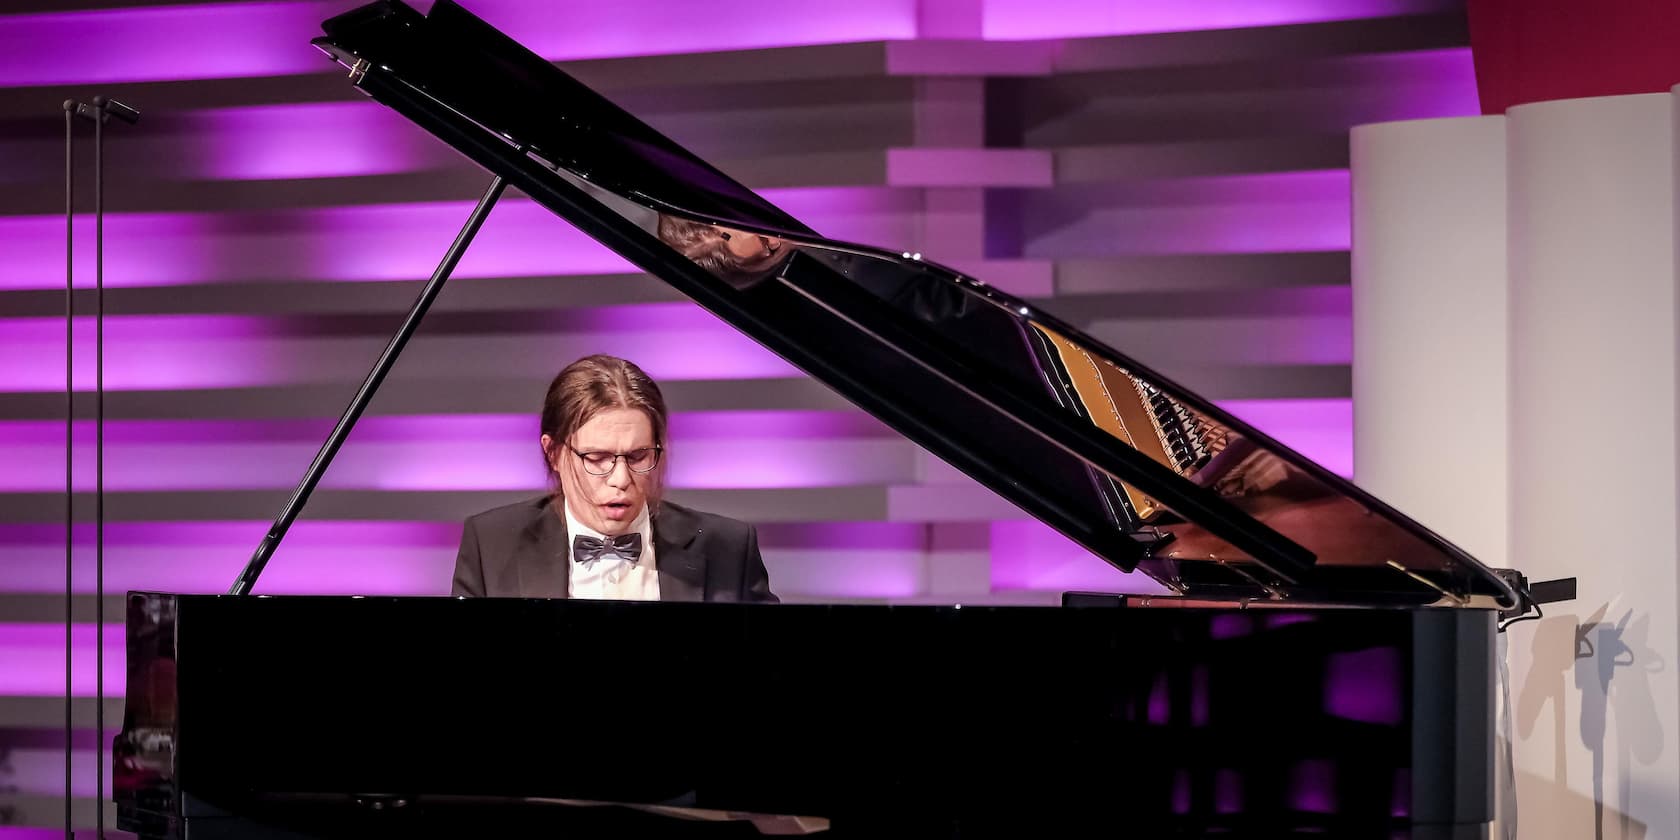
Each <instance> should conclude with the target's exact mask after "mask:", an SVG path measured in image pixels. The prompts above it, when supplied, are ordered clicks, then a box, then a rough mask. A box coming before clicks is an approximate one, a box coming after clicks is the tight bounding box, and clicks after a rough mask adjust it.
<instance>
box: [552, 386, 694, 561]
mask: <svg viewBox="0 0 1680 840" xmlns="http://www.w3.org/2000/svg"><path fill="white" fill-rule="evenodd" d="M655 443H656V441H655V440H654V439H653V423H652V421H650V420H649V419H648V416H647V415H646V414H644V413H642V412H641V411H639V410H637V409H633V408H610V409H607V410H606V411H603V412H601V413H600V414H597V415H595V416H594V417H591V418H589V422H587V423H584V424H583V426H582V427H581V428H579V429H578V430H577V434H575V435H573V436H572V440H571V445H570V447H569V448H568V446H567V445H566V444H565V443H562V442H557V441H555V440H554V439H553V438H550V437H549V436H548V435H543V437H542V445H543V450H544V451H545V452H547V453H548V463H549V466H550V467H552V468H553V469H554V471H555V472H557V473H559V474H560V489H561V492H563V493H564V494H565V496H566V506H567V507H569V508H571V511H572V516H574V517H577V521H578V522H580V523H582V524H583V525H586V526H588V527H590V528H593V529H595V530H597V531H599V532H601V533H602V534H605V535H607V536H609V537H616V536H618V535H619V534H623V533H626V532H628V531H629V530H630V526H631V524H632V523H634V522H635V521H636V517H637V516H640V515H641V513H642V509H643V508H645V507H647V500H648V488H649V487H650V486H652V484H653V482H654V481H655V480H657V479H658V477H659V471H660V470H661V469H663V468H664V467H663V466H660V467H659V468H656V469H654V470H653V471H652V472H649V473H645V474H644V473H637V472H634V471H632V470H631V469H630V467H629V464H628V462H629V460H630V459H629V458H613V459H611V460H610V461H606V462H604V463H603V465H602V466H601V467H595V468H594V469H597V470H599V469H604V468H606V466H607V464H610V467H611V471H610V472H608V473H607V474H606V475H591V474H589V473H588V472H587V471H586V470H585V468H584V467H585V464H584V462H583V460H582V459H581V458H579V457H578V456H577V454H576V453H578V452H581V453H584V454H586V455H588V454H590V453H607V455H606V456H599V455H597V456H596V457H598V458H599V457H610V456H611V455H613V454H620V453H630V452H635V451H636V450H640V449H651V448H652V447H653V446H654V444H655Z"/></svg>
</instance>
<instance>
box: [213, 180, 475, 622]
mask: <svg viewBox="0 0 1680 840" xmlns="http://www.w3.org/2000/svg"><path fill="white" fill-rule="evenodd" d="M506 187H507V182H506V181H504V180H503V179H502V176H500V175H497V176H496V177H495V178H494V179H492V180H491V181H490V186H489V188H487V189H486V190H485V191H484V195H483V196H482V197H481V198H479V200H478V204H477V205H476V206H474V207H473V210H472V213H471V214H470V215H469V216H467V222H466V224H464V225H462V226H461V232H460V233H458V234H456V235H455V241H454V242H451V243H450V244H449V250H447V251H445V252H444V254H443V260H442V261H441V262H439V263H438V267H437V270H436V271H434V272H432V277H431V279H430V280H428V281H426V285H425V287H424V288H422V289H421V290H420V297H419V299H418V300H416V301H415V302H414V306H413V308H411V309H410V310H409V312H408V317H407V318H405V319H404V320H403V323H402V326H400V327H398V328H397V334H396V335H393V336H391V341H390V343H389V344H386V345H385V352H383V353H381V354H380V355H379V360H378V361H377V362H375V363H374V365H373V370H370V371H368V375H367V379H366V380H364V381H363V382H362V387H361V389H360V390H358V391H356V396H355V397H354V398H352V399H351V400H350V405H349V406H347V407H346V408H345V409H344V414H343V415H342V416H340V417H339V418H338V425H336V426H334V427H333V430H332V433H331V434H329V435H327V441H326V443H323V444H321V451H319V452H317V453H315V460H314V461H313V462H311V463H310V464H309V469H308V470H305V471H304V474H303V480H302V481H301V482H299V483H298V487H297V490H296V491H294V492H293V493H292V498H291V500H290V501H288V502H286V507H285V508H284V509H283V510H281V511H280V516H279V518H277V519H275V520H274V525H273V526H271V527H270V528H269V529H268V534H267V535H266V536H264V537H263V540H262V542H261V543H260V544H258V546H257V550H256V553H254V554H252V555H251V561H250V562H249V563H246V564H245V569H244V571H242V572H240V573H239V577H238V579H236V580H235V581H234V582H233V587H232V588H231V589H229V590H228V594H229V595H249V594H251V588H252V587H254V586H256V585H257V578H258V576H260V575H261V574H262V571H263V567H264V566H267V565H268V560H269V558H270V557H273V556H274V550H275V549H277V548H279V547H280V540H282V539H284V538H285V536H286V531H287V530H288V529H290V528H291V527H292V522H293V521H294V520H296V519H297V516H298V514H299V513H300V512H302V511H303V505H304V503H305V502H307V501H308V500H309V494H310V493H313V492H315V485H316V484H318V483H320V481H321V476H322V475H323V474H325V473H326V471H327V467H328V465H330V464H331V463H332V459H333V457H334V456H336V455H337V454H338V449H339V447H341V446H343V445H344V440H345V438H348V437H349V436H350V430H351V429H352V428H354V427H355V425H356V420H357V419H359V418H360V417H361V416H362V412H363V411H365V410H366V409H367V405H368V403H369V402H370V401H371V400H372V399H373V392H374V391H376V390H378V389H379V385H380V383H382V382H384V381H385V375H386V374H387V373H389V372H390V371H391V366H392V365H394V364H396V361H397V355H398V354H399V353H401V352H402V350H403V347H404V346H405V345H407V344H408V340H409V338H411V337H413V335H414V331H415V330H417V329H419V327H420V319H422V318H424V317H426V310H427V309H429V308H431V305H432V301H433V300H435V299H436V298H437V296H438V292H441V291H443V283H444V281H445V280H448V279H449V273H450V272H452V271H454V270H455V265H456V263H459V262H460V261H461V255H462V254H463V253H465V252H466V250H467V245H468V244H470V243H471V242H472V240H473V237H474V236H476V235H477V234H478V229H479V227H480V226H482V225H483V224H484V219H485V217H487V216H489V215H490V208H491V207H493V206H495V204H496V199H498V198H500V197H501V195H502V190H503V189H505V188H506Z"/></svg>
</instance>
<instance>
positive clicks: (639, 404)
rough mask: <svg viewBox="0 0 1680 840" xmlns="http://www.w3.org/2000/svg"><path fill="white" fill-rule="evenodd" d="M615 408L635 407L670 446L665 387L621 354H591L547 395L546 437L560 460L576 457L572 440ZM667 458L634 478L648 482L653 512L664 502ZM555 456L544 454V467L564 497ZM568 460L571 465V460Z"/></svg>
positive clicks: (556, 379)
mask: <svg viewBox="0 0 1680 840" xmlns="http://www.w3.org/2000/svg"><path fill="white" fill-rule="evenodd" d="M614 408H629V409H634V410H636V411H640V412H642V413H643V414H645V415H647V418H648V422H649V423H651V424H652V425H653V443H654V445H655V446H659V447H664V446H665V430H666V420H667V418H668V414H667V411H666V409H665V396H664V395H663V394H661V393H660V392H659V385H658V384H656V383H655V382H654V381H653V379H652V378H650V377H649V376H648V375H647V374H646V373H643V372H642V369H641V368H639V367H637V366H636V364H635V363H634V362H631V361H628V360H626V359H620V358H618V357H617V356H604V355H595V356H585V357H583V358H581V359H578V360H577V361H575V362H572V363H571V364H569V365H567V366H566V369H565V370H562V371H560V374H559V375H558V376H556V377H554V381H553V382H551V383H549V386H548V394H547V395H546V396H544V397H543V408H542V421H541V422H542V433H543V434H545V435H548V436H549V438H550V439H551V440H553V441H554V449H555V450H556V452H555V453H554V456H555V458H556V459H569V458H570V457H572V456H571V453H570V451H569V447H570V446H571V444H572V436H573V435H576V434H577V431H578V429H580V428H583V424H585V423H588V422H589V421H590V420H591V419H593V418H594V417H595V415H597V414H600V413H601V412H603V411H607V410H609V409H614ZM666 455H669V453H668V452H666V453H661V456H660V459H659V466H658V468H656V469H655V470H654V471H653V472H651V473H648V474H647V475H645V476H642V475H637V476H635V477H634V478H635V480H637V481H644V480H645V481H647V482H648V485H647V500H648V511H649V513H654V512H657V511H658V510H659V501H660V498H661V496H662V495H663V494H664V491H665V462H666V459H665V456H666ZM549 456H550V453H548V452H544V453H543V467H544V469H545V470H547V471H548V479H549V483H550V484H552V485H553V488H554V493H555V495H556V496H557V497H558V496H559V495H560V492H561V490H560V488H561V486H562V485H561V483H560V476H559V474H558V473H556V472H554V467H553V461H552V460H550V457H549ZM562 462H563V463H568V464H569V463H570V461H569V460H564V461H562Z"/></svg>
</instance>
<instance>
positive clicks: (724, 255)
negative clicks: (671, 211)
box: [659, 215, 792, 280]
mask: <svg viewBox="0 0 1680 840" xmlns="http://www.w3.org/2000/svg"><path fill="white" fill-rule="evenodd" d="M659 238H660V239H661V240H662V241H664V242H665V244H667V245H670V246H671V247H672V248H675V249H676V250H677V251H678V253H681V254H682V255H683V256H685V257H688V258H689V259H691V260H693V261H694V262H695V264H697V265H699V266H700V267H701V268H704V269H706V270H707V271H709V272H711V273H713V274H715V275H717V276H718V277H721V278H723V279H725V280H753V279H757V278H759V277H762V276H763V275H765V274H768V273H769V272H770V271H772V270H773V269H775V268H776V266H777V265H779V264H781V262H782V260H784V259H786V258H787V255H788V253H789V252H790V251H791V250H792V249H791V248H788V247H786V244H787V243H785V242H783V241H782V240H780V239H777V238H776V237H774V236H764V235H761V234H757V233H748V232H746V231H740V230H735V229H734V228H727V227H722V226H720V225H710V224H706V223H704V222H695V221H690V220H688V219H680V218H677V217H675V216H666V215H661V216H660V217H659Z"/></svg>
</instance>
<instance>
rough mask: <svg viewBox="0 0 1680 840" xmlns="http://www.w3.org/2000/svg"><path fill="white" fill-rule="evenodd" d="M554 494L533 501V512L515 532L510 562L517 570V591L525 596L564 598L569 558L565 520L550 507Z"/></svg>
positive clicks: (554, 501) (553, 501) (553, 500)
mask: <svg viewBox="0 0 1680 840" xmlns="http://www.w3.org/2000/svg"><path fill="white" fill-rule="evenodd" d="M558 502H559V497H557V496H546V497H544V498H543V499H542V500H541V501H540V502H538V503H537V506H536V510H535V511H534V513H535V515H534V516H532V517H531V521H530V522H529V523H527V524H526V526H525V529H524V530H523V531H521V532H520V534H519V541H518V543H517V544H516V545H515V546H514V564H515V567H516V568H517V569H518V570H519V592H520V594H521V595H522V596H523V597H526V598H564V597H566V587H567V584H568V583H569V582H570V575H569V574H568V572H569V570H570V569H569V567H568V566H567V565H566V563H567V562H568V561H569V560H570V557H569V556H568V552H567V551H566V547H567V545H568V544H569V542H570V541H569V540H567V539H566V520H565V518H564V517H563V516H562V515H561V513H560V511H558V510H556V509H555V508H554V504H555V503H558Z"/></svg>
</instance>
